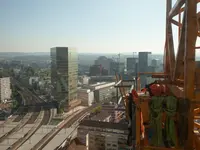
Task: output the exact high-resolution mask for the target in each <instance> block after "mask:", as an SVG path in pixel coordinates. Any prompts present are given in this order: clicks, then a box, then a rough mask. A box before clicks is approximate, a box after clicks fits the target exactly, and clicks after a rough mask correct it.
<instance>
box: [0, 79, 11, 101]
mask: <svg viewBox="0 0 200 150" xmlns="http://www.w3.org/2000/svg"><path fill="white" fill-rule="evenodd" d="M11 94H12V91H11V88H10V78H9V77H5V78H0V102H3V101H5V100H9V99H11Z"/></svg>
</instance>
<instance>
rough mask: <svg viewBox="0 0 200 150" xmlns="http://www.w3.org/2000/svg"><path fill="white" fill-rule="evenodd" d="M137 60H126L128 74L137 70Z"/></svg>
mask: <svg viewBox="0 0 200 150" xmlns="http://www.w3.org/2000/svg"><path fill="white" fill-rule="evenodd" d="M137 59H138V58H131V57H130V58H127V59H126V69H127V72H129V73H133V72H135V71H136V70H135V69H136V63H137Z"/></svg>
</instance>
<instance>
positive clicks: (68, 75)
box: [51, 47, 78, 108]
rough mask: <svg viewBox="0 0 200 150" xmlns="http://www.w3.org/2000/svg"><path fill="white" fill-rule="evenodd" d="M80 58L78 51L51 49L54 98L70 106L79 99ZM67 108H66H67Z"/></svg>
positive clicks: (67, 48) (62, 48) (61, 48)
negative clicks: (71, 102) (70, 103)
mask: <svg viewBox="0 0 200 150" xmlns="http://www.w3.org/2000/svg"><path fill="white" fill-rule="evenodd" d="M77 82H78V56H77V52H76V49H73V48H69V47H54V48H51V83H52V85H53V87H54V88H53V90H52V94H53V96H54V98H55V99H56V100H57V101H59V102H60V103H62V104H61V105H62V106H69V102H70V101H72V100H76V99H77ZM65 108H66V107H65Z"/></svg>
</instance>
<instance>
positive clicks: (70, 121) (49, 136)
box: [32, 105, 97, 150]
mask: <svg viewBox="0 0 200 150" xmlns="http://www.w3.org/2000/svg"><path fill="white" fill-rule="evenodd" d="M96 106H97V105H94V106H91V107H88V108H86V109H84V110H82V111H79V112H78V113H75V114H74V115H72V116H69V117H68V118H67V120H66V122H64V123H63V124H61V126H59V127H56V128H55V129H53V130H52V131H51V132H49V133H48V134H47V135H46V136H45V137H44V138H43V140H41V141H39V142H38V143H37V144H36V145H35V146H34V147H33V148H32V150H42V149H43V148H44V147H45V146H46V145H47V144H48V143H49V142H50V141H51V140H52V139H53V138H54V136H55V135H56V134H58V133H59V132H60V131H61V130H62V129H63V128H68V127H70V126H71V125H72V124H73V123H74V122H76V121H77V120H78V119H79V118H81V116H83V115H84V114H85V113H87V112H89V111H91V110H92V109H93V108H94V107H96Z"/></svg>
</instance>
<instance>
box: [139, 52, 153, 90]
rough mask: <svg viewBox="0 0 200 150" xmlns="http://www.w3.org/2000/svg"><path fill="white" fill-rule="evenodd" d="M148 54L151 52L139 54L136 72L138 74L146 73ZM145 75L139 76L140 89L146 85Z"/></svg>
mask: <svg viewBox="0 0 200 150" xmlns="http://www.w3.org/2000/svg"><path fill="white" fill-rule="evenodd" d="M149 54H151V52H139V65H138V71H139V72H148V71H149V69H148V66H149ZM146 77H147V76H146V75H141V76H140V83H141V87H142V88H143V87H145V85H146V84H147V80H146Z"/></svg>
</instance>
